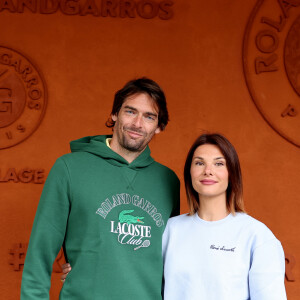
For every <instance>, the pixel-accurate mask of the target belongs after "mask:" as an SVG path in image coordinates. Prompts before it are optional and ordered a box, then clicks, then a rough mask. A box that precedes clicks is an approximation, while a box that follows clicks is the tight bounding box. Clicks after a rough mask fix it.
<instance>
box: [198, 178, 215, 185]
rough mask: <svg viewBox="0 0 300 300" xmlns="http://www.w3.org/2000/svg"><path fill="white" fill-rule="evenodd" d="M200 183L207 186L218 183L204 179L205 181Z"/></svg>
mask: <svg viewBox="0 0 300 300" xmlns="http://www.w3.org/2000/svg"><path fill="white" fill-rule="evenodd" d="M200 182H201V183H202V184H205V185H211V184H215V183H217V181H215V180H211V179H203V180H200Z"/></svg>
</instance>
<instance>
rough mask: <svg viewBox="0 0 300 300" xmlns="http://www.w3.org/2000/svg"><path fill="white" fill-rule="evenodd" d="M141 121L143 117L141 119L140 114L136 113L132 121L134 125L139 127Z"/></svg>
mask: <svg viewBox="0 0 300 300" xmlns="http://www.w3.org/2000/svg"><path fill="white" fill-rule="evenodd" d="M142 122H143V119H142V116H139V115H137V116H136V117H135V118H134V121H133V124H134V126H135V127H138V128H139V127H141V126H142Z"/></svg>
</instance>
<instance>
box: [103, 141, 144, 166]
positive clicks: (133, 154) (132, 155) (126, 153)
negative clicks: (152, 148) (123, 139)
mask: <svg viewBox="0 0 300 300" xmlns="http://www.w3.org/2000/svg"><path fill="white" fill-rule="evenodd" d="M109 146H110V148H111V150H113V151H114V152H116V153H118V154H119V155H120V156H122V157H123V158H124V159H125V160H127V161H128V163H132V162H133V161H134V160H135V159H136V158H137V157H138V156H139V155H140V154H141V153H142V152H143V151H144V150H145V149H143V150H142V151H130V150H127V149H125V148H123V147H121V146H120V144H119V143H118V142H117V141H116V140H115V139H114V138H112V139H111V140H110V141H109Z"/></svg>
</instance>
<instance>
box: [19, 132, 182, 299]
mask: <svg viewBox="0 0 300 300" xmlns="http://www.w3.org/2000/svg"><path fill="white" fill-rule="evenodd" d="M108 137H111V136H95V137H85V138H82V139H79V140H77V141H73V142H71V150H72V153H70V154H66V155H64V156H62V157H60V158H59V159H58V160H57V161H56V163H55V164H54V166H53V168H52V169H51V171H50V173H49V175H48V178H47V181H46V183H45V187H44V189H43V193H42V196H41V199H40V202H39V206H38V209H37V213H36V216H35V220H34V224H33V228H32V233H31V237H30V242H29V247H28V251H27V255H26V261H25V266H24V270H23V277H22V288H21V299H22V300H42V299H49V288H50V277H51V272H52V264H53V262H54V260H55V257H56V255H57V254H58V252H59V250H60V248H61V246H62V245H63V247H64V250H65V255H66V258H67V260H68V261H69V262H70V264H71V266H72V271H71V272H70V274H69V275H68V277H67V279H66V281H65V283H64V285H63V288H62V290H61V293H60V299H68V300H69V299H78V300H84V299H88V300H97V299H99V300H100V299H105V300H133V299H142V300H156V299H161V283H162V273H163V262H162V253H161V251H162V234H163V231H164V229H165V226H166V223H167V221H168V218H170V217H171V216H174V215H177V214H179V180H178V178H177V176H176V175H175V174H174V172H173V171H171V170H170V169H168V168H167V167H165V166H163V165H161V164H159V163H157V162H155V161H154V160H153V158H152V157H151V156H150V150H149V148H148V147H147V148H146V149H145V150H144V151H143V152H142V153H141V154H140V155H139V156H138V157H137V158H136V159H135V160H134V161H133V162H132V163H130V164H129V163H128V162H127V161H126V160H125V159H124V158H123V157H121V156H120V155H118V154H117V153H115V152H114V151H112V150H111V149H110V148H109V147H107V145H106V143H105V141H106V138H108Z"/></svg>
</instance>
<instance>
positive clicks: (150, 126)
mask: <svg viewBox="0 0 300 300" xmlns="http://www.w3.org/2000/svg"><path fill="white" fill-rule="evenodd" d="M112 120H113V121H115V122H116V123H115V126H114V133H113V135H114V136H115V135H116V137H117V141H118V144H119V146H121V147H122V148H124V149H126V150H128V151H132V152H141V151H143V150H144V149H145V147H146V146H147V145H148V143H149V142H150V141H151V139H152V137H153V135H154V134H156V133H159V132H160V128H159V127H158V108H157V106H156V104H155V102H154V101H153V100H152V99H151V97H150V96H149V95H148V94H135V95H132V96H130V97H128V98H127V99H126V100H125V101H124V103H123V105H122V107H121V109H120V111H119V113H118V114H117V115H113V116H112Z"/></svg>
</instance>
